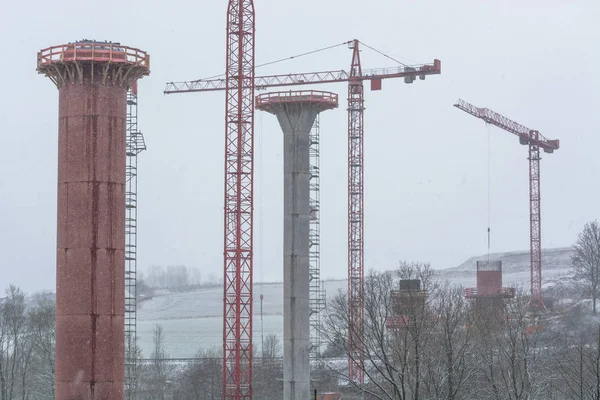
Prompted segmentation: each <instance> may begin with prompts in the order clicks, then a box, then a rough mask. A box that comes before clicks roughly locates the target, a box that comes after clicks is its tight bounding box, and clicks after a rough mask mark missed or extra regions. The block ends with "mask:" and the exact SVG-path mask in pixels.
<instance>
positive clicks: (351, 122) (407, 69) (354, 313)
mask: <svg viewBox="0 0 600 400" xmlns="http://www.w3.org/2000/svg"><path fill="white" fill-rule="evenodd" d="M347 43H348V44H349V45H350V48H351V49H352V50H353V54H352V63H351V68H350V71H349V72H348V71H345V70H334V71H322V72H312V73H297V74H284V75H267V76H259V77H254V79H253V80H251V79H249V78H248V77H245V78H244V79H243V80H240V81H238V82H241V83H240V85H241V86H238V88H240V87H241V89H243V90H244V91H245V92H248V93H250V92H253V90H254V89H258V90H263V89H267V88H273V87H284V86H299V85H313V84H323V83H339V82H348V308H349V337H348V346H349V352H350V354H349V360H348V373H349V377H350V379H351V380H352V381H354V382H358V383H363V381H364V368H363V367H364V354H363V348H362V343H363V340H364V339H363V332H364V330H363V315H364V314H363V308H364V295H363V293H364V197H363V193H364V173H363V160H364V156H363V135H364V127H363V115H364V109H365V108H364V90H363V82H364V81H370V82H371V90H381V81H382V80H383V79H390V78H404V82H405V83H413V82H414V81H415V79H416V78H417V77H419V78H420V79H421V80H424V79H425V76H427V75H436V74H440V73H441V61H440V60H437V59H436V60H434V62H433V63H432V64H420V65H413V66H400V67H394V68H380V69H375V70H363V69H362V66H361V63H360V50H359V43H360V42H359V41H358V40H353V41H350V42H347ZM228 71H229V69H228ZM229 81H230V77H229V76H228V77H226V78H220V79H201V80H195V81H187V82H169V83H167V86H166V88H165V91H164V93H165V94H173V93H190V92H210V91H222V90H230V86H229V83H228V82H229ZM227 98H228V105H229V102H230V100H229V99H230V98H231V95H230V94H229V93H228V94H227ZM244 99H247V98H246V97H244ZM240 103H241V102H240ZM251 103H252V102H250V103H248V104H247V109H246V110H245V111H244V112H247V113H249V112H250V106H251ZM244 104H246V103H245V101H244ZM230 108H231V107H230ZM252 110H253V108H252ZM248 115H249V114H248ZM250 119H251V118H248V120H250ZM248 129H251V128H248ZM228 143H229V142H228ZM242 154H246V155H249V157H250V158H251V157H252V155H253V153H252V151H251V148H250V151H249V152H247V153H242ZM247 162H248V163H249V165H251V164H252V162H251V161H247ZM249 193H250V200H249V202H250V204H251V201H252V200H251V194H252V191H251V189H250V191H249ZM226 210H227V208H226ZM250 221H251V220H250ZM226 223H227V221H226ZM226 229H227V225H226ZM244 232H247V236H248V237H251V225H248V230H246V229H245V230H244ZM250 245H251V241H250ZM250 248H251V247H250ZM226 276H227V270H226ZM248 279H251V276H250V277H249V278H248ZM227 282H228V280H227V278H226V283H227ZM250 282H251V281H250ZM246 291H250V293H251V287H249V288H247V289H246ZM226 293H227V289H226ZM232 293H235V292H232ZM225 301H226V303H227V302H228V300H227V297H226V300H225ZM226 309H227V304H226ZM246 309H248V310H250V312H251V310H252V309H251V304H250V305H249V306H247V307H246ZM250 327H251V325H250ZM224 340H226V341H227V340H228V339H227V336H226V337H225V338H224ZM225 349H227V346H226V347H225ZM226 378H227V377H226Z"/></svg>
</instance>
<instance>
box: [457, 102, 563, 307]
mask: <svg viewBox="0 0 600 400" xmlns="http://www.w3.org/2000/svg"><path fill="white" fill-rule="evenodd" d="M454 106H455V107H456V108H458V109H460V110H462V111H464V112H466V113H468V114H471V115H473V116H474V117H477V118H479V119H482V120H484V121H485V122H486V123H488V124H492V125H495V126H497V127H499V128H502V129H504V130H505V131H508V132H511V133H513V134H515V135H517V136H518V137H519V143H521V144H522V145H527V146H529V157H528V160H529V222H530V225H529V229H530V235H529V237H530V244H529V247H530V260H531V271H530V274H531V299H530V301H529V305H530V307H531V308H532V309H544V308H545V307H544V302H543V299H542V245H541V242H542V226H541V205H540V148H541V149H542V150H544V152H546V153H553V152H554V150H558V148H559V145H560V144H559V141H558V140H548V139H546V138H545V137H544V136H542V135H541V134H540V133H539V132H538V131H536V130H533V129H529V128H527V127H525V126H523V125H520V124H518V123H516V122H514V121H512V120H510V119H508V118H506V117H504V116H502V115H500V114H498V113H496V112H494V111H492V110H489V109H487V108H479V107H475V106H473V105H472V104H469V103H467V102H466V101H464V100H460V99H459V100H458V101H457V102H456V104H454Z"/></svg>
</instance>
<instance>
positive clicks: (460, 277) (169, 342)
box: [138, 248, 572, 358]
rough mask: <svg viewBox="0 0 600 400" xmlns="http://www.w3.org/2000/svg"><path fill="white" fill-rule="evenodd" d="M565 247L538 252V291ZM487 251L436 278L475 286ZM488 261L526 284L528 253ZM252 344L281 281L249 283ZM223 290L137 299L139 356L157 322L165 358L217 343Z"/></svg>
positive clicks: (555, 278) (279, 316)
mask: <svg viewBox="0 0 600 400" xmlns="http://www.w3.org/2000/svg"><path fill="white" fill-rule="evenodd" d="M571 255H572V250H571V248H559V249H548V250H544V251H543V254H542V265H543V266H544V271H543V275H542V276H543V281H544V289H549V288H552V287H555V286H556V285H557V284H562V283H564V282H565V281H568V280H569V278H570V272H569V266H570V258H571ZM487 257H488V256H487V254H486V255H482V256H478V257H472V258H470V259H468V260H467V261H465V262H464V263H463V264H461V265H459V266H457V267H455V268H450V269H446V270H440V271H436V276H437V277H438V279H441V280H449V281H450V282H452V283H457V284H460V285H462V286H464V287H473V286H475V282H476V277H475V265H476V261H477V260H487ZM490 259H491V260H501V261H502V264H503V271H504V274H503V281H504V285H505V286H513V285H514V286H524V287H526V288H527V287H528V286H529V252H528V251H521V252H510V253H496V254H490ZM346 287H347V281H346V280H335V281H327V282H326V284H325V289H326V292H327V296H328V297H330V296H333V295H335V294H336V293H337V292H338V290H345V289H346ZM254 294H255V295H254V343H255V345H256V346H257V347H260V337H261V333H264V335H267V334H270V333H273V334H276V335H278V336H280V337H281V336H282V334H283V333H282V330H283V302H282V299H283V285H282V284H281V283H269V284H255V286H254ZM260 294H263V296H264V300H263V314H262V320H261V315H260ZM222 298H223V288H222V287H214V288H205V289H200V290H196V291H192V292H184V293H169V292H163V293H159V294H157V295H155V296H154V297H152V298H151V299H149V300H145V301H143V302H141V303H140V305H139V309H138V335H139V337H140V345H141V348H142V351H143V353H144V356H150V353H151V352H152V336H153V335H152V331H153V329H154V327H155V326H156V325H157V324H161V325H162V326H163V329H164V333H165V337H166V349H167V352H168V353H169V355H170V357H173V358H185V357H193V356H194V354H195V353H196V352H197V351H198V350H200V349H203V348H211V347H220V346H221V345H222V331H223V326H222V324H223V320H222V318H221V316H222V315H223V303H222Z"/></svg>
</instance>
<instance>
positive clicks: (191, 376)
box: [174, 349, 223, 400]
mask: <svg viewBox="0 0 600 400" xmlns="http://www.w3.org/2000/svg"><path fill="white" fill-rule="evenodd" d="M221 354H222V351H221V350H220V349H207V350H202V351H199V352H198V353H197V354H196V356H195V359H194V360H193V361H191V362H189V363H188V364H187V365H186V367H185V369H184V370H183V372H181V374H180V375H179V379H178V384H177V388H176V390H175V392H174V398H176V399H179V400H188V399H189V400H217V399H218V400H220V399H221V398H222V390H223V374H222V368H221V363H222V361H221V360H222V356H221Z"/></svg>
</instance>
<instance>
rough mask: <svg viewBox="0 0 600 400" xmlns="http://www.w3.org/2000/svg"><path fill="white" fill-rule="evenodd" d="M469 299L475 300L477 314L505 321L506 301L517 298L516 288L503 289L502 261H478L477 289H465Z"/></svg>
mask: <svg viewBox="0 0 600 400" xmlns="http://www.w3.org/2000/svg"><path fill="white" fill-rule="evenodd" d="M464 295H465V297H466V298H467V299H474V300H475V308H476V310H477V312H479V313H482V315H486V316H487V317H488V320H489V321H491V320H492V319H489V318H490V317H492V318H495V319H497V321H502V320H504V314H505V310H504V300H506V299H512V298H513V297H515V288H512V287H502V261H498V260H486V261H477V287H476V288H467V289H465V292H464Z"/></svg>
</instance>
